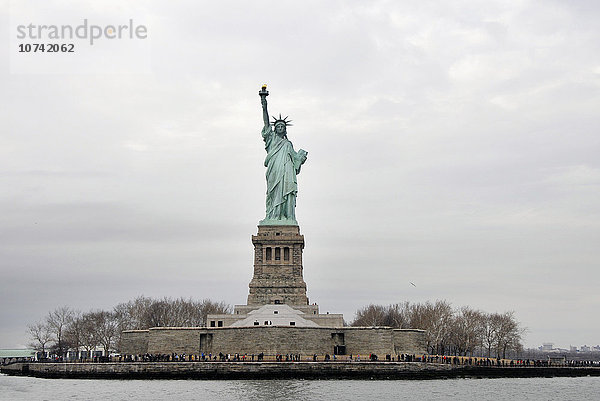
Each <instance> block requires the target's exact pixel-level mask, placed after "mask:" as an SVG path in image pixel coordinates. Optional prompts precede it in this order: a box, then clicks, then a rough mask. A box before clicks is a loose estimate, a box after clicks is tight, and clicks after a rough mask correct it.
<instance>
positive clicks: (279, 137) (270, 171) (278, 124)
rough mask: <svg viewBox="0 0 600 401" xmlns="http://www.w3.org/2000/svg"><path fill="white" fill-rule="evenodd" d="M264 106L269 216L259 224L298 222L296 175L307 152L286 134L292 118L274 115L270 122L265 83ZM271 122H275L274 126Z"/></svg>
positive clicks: (261, 95) (267, 214)
mask: <svg viewBox="0 0 600 401" xmlns="http://www.w3.org/2000/svg"><path fill="white" fill-rule="evenodd" d="M258 94H259V96H260V102H261V104H262V109H263V121H264V123H265V124H264V126H263V129H262V137H263V141H265V150H266V151H267V157H266V158H265V167H266V168H267V174H266V176H267V201H266V209H267V211H266V216H265V219H264V220H262V221H261V222H260V223H259V225H261V226H264V225H298V222H297V221H296V213H295V208H296V195H297V193H298V182H297V180H296V175H297V174H299V173H300V167H301V166H302V164H304V162H305V161H306V156H307V155H308V153H307V152H306V151H305V150H302V149H300V150H298V152H296V151H295V150H294V146H293V145H292V142H290V141H289V139H288V138H287V127H288V126H290V125H291V124H290V122H291V120H288V119H287V117H285V118H281V114H280V115H279V118H275V117H273V120H274V121H273V122H269V112H268V111H267V96H269V92H268V91H267V85H263V87H262V88H261V91H260V92H258ZM271 125H272V126H273V127H272V128H271Z"/></svg>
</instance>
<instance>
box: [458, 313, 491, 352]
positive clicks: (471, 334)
mask: <svg viewBox="0 0 600 401" xmlns="http://www.w3.org/2000/svg"><path fill="white" fill-rule="evenodd" d="M484 319H485V314H484V313H483V312H481V311H478V310H474V309H471V308H469V307H468V306H463V307H462V308H460V309H459V310H458V311H457V312H456V313H455V315H454V318H453V320H452V323H451V343H452V345H453V347H454V349H455V353H456V354H458V355H471V356H472V355H473V352H474V351H475V349H476V348H477V347H478V346H479V344H481V341H482V338H483V324H484Z"/></svg>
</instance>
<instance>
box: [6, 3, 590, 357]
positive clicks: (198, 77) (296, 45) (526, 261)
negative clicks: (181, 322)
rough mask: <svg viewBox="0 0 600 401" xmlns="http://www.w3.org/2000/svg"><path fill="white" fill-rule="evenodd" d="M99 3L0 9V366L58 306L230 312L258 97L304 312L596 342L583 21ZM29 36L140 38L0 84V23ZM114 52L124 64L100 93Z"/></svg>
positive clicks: (497, 6)
mask: <svg viewBox="0 0 600 401" xmlns="http://www.w3.org/2000/svg"><path fill="white" fill-rule="evenodd" d="M121 3H122V2H117V1H106V2H105V1H103V2H100V3H99V2H92V1H89V2H83V1H80V2H76V4H75V3H73V2H69V1H58V0H57V1H44V2H39V5H38V6H37V7H34V8H31V9H30V10H29V11H27V10H28V9H27V8H25V13H24V11H23V8H22V7H21V8H20V10H18V13H17V11H13V13H17V15H15V14H13V15H10V14H11V8H10V7H9V4H8V3H7V2H6V1H5V2H0V4H1V5H2V6H1V7H2V8H1V10H2V13H1V16H0V18H1V20H0V26H2V27H3V28H2V36H1V43H0V45H1V47H2V48H4V49H5V51H3V52H2V53H0V60H1V61H2V62H1V65H0V121H1V123H0V272H1V277H0V322H1V324H0V348H13V347H24V346H26V344H27V343H28V342H29V339H28V338H27V334H26V326H27V324H30V323H33V322H35V321H37V320H39V319H41V318H43V317H44V315H45V314H46V313H47V312H48V311H49V310H51V309H54V308H55V307H58V306H62V305H68V306H71V307H74V308H78V309H80V310H84V311H87V310H89V309H92V308H94V309H96V308H111V307H112V306H114V305H115V304H117V303H119V302H125V301H128V300H130V299H133V298H135V297H136V296H139V295H142V294H143V295H145V296H150V297H164V296H168V297H186V298H187V297H192V298H200V299H202V298H211V299H213V300H223V301H225V302H227V303H230V304H244V303H245V302H246V297H247V295H248V283H249V281H250V279H251V278H252V269H253V267H252V263H253V247H252V243H251V235H253V234H255V233H256V230H257V227H256V226H257V224H258V221H259V220H261V219H263V218H264V209H265V206H264V196H265V189H266V183H265V178H264V173H265V168H264V167H263V161H264V156H265V150H264V144H263V142H262V139H261V136H260V130H261V128H262V115H261V106H260V99H259V97H258V95H257V92H258V90H259V88H260V86H261V85H262V84H263V83H267V84H268V85H269V90H270V92H271V95H270V96H269V97H268V101H269V111H270V112H271V113H277V114H278V113H280V112H281V113H282V114H283V115H289V116H290V118H291V119H292V120H294V126H293V127H290V129H289V131H288V137H289V138H290V140H291V141H292V142H293V143H294V146H295V148H296V150H297V149H299V148H302V149H306V150H307V151H308V152H309V155H308V160H307V162H306V164H305V165H304V166H303V168H302V172H301V174H300V175H299V176H298V185H299V193H298V202H297V208H296V215H297V218H298V221H299V223H300V229H301V232H302V233H303V234H304V236H305V241H306V247H305V250H304V275H305V281H306V283H307V286H308V295H309V298H310V301H311V302H317V303H318V304H319V305H320V308H321V311H322V312H327V311H329V312H331V313H344V316H345V318H346V320H351V319H352V318H353V315H354V312H355V310H356V309H357V308H359V307H362V306H364V305H367V304H369V303H379V304H390V303H396V302H402V301H411V302H424V301H427V300H436V299H445V300H448V301H449V302H451V303H452V304H453V305H454V306H456V307H459V306H463V305H468V306H471V307H473V308H478V309H482V310H484V311H487V312H496V311H497V312H504V311H509V310H512V311H515V314H516V317H517V319H518V320H519V321H520V322H522V324H523V326H525V327H527V328H528V332H527V335H526V339H525V345H526V346H531V347H533V346H539V345H541V343H542V342H554V343H555V344H556V345H557V346H561V347H568V346H569V345H575V346H581V345H583V344H587V345H596V344H598V343H600V319H598V313H599V310H600V293H599V288H600V271H599V267H600V266H599V265H600V253H599V244H600V157H599V155H600V135H599V128H600V113H599V110H600V41H599V40H598V39H599V38H600V25H599V24H598V20H599V19H600V4H599V3H598V2H597V1H593V0H590V1H568V2H567V1H551V0H544V1H526V0H524V1H485V2H480V1H452V2H445V1H439V2H429V1H414V2H408V1H406V2H405V1H369V2H364V1H362V2H360V1H302V2H298V1H294V2H292V1H252V2H248V1H210V2H198V1H185V2H184V1H143V2H142V1H139V2H130V3H127V4H126V5H125V4H121ZM19 4H20V5H21V4H27V3H21V2H20V3H19ZM13 6H14V5H13ZM41 6H43V7H46V8H43V9H42V8H38V7H41ZM23 7H24V6H23ZM28 12H30V13H31V14H30V15H31V17H28V15H29V14H27V13H28ZM53 15H54V16H55V15H60V16H61V23H70V24H73V25H77V24H80V23H81V22H82V20H83V19H84V18H87V19H89V20H90V22H91V23H92V22H93V21H99V22H101V23H104V24H105V23H109V22H110V23H113V22H114V23H124V22H127V21H128V20H129V19H130V18H131V19H133V20H135V21H136V22H137V23H141V24H145V25H146V26H147V29H148V37H147V38H146V39H145V40H137V41H132V40H130V41H128V42H127V43H125V41H121V42H119V43H118V42H117V41H108V40H104V41H100V42H98V43H97V44H94V45H93V46H88V45H87V44H85V43H84V42H81V43H80V42H77V46H78V47H77V49H76V50H78V51H76V53H74V54H73V55H72V58H71V60H72V62H71V64H69V65H70V66H72V67H73V71H71V72H66V73H64V72H63V73H44V71H43V69H44V68H46V64H47V65H48V68H50V64H51V63H53V62H55V61H56V60H59V58H60V57H62V56H64V55H60V54H56V55H53V54H35V55H32V56H31V57H33V58H32V59H30V60H34V62H35V63H34V64H32V66H34V67H35V68H38V69H41V70H42V71H41V73H40V72H39V71H38V72H37V73H24V72H23V71H16V70H14V69H11V61H12V62H14V59H13V57H17V56H18V55H17V54H16V47H15V46H16V45H15V43H16V42H14V38H15V37H16V30H14V26H13V25H10V28H8V29H7V27H9V20H10V23H11V24H14V23H15V22H18V23H30V22H31V23H37V24H52V23H55V22H53V20H52V18H50V17H51V16H53ZM9 17H10V18H9ZM9 29H10V30H9ZM29 42H31V43H34V42H36V41H35V40H30V41H29ZM56 42H57V43H63V42H65V41H62V42H61V41H56ZM67 42H68V41H67ZM124 45H127V46H130V49H133V50H132V51H134V52H135V51H139V52H140V54H142V57H139V58H138V57H136V58H135V60H136V62H137V63H138V64H137V65H134V70H133V71H131V70H128V71H126V73H119V70H118V69H116V70H114V69H113V70H111V69H110V66H111V65H112V66H115V65H116V66H118V65H120V64H119V63H120V62H122V61H123V60H125V59H126V58H127V56H128V55H130V54H131V53H130V52H122V51H120V49H121V48H120V47H119V46H124ZM125 53H127V54H125ZM99 54H102V62H99V61H98V58H97V57H98V55H99ZM143 56H145V58H144V57H143ZM61 60H62V59H61ZM92 66H99V69H98V70H99V71H102V69H104V70H106V71H108V72H107V73H97V72H93V73H92V72H90V71H91V67H92ZM78 69H79V71H78ZM410 282H413V283H415V285H416V287H415V286H412V285H411V284H410Z"/></svg>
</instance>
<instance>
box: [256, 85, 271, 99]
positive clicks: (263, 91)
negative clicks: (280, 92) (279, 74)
mask: <svg viewBox="0 0 600 401" xmlns="http://www.w3.org/2000/svg"><path fill="white" fill-rule="evenodd" d="M258 96H260V97H263V96H269V91H268V90H267V84H264V85H263V86H262V88H260V90H259V91H258Z"/></svg>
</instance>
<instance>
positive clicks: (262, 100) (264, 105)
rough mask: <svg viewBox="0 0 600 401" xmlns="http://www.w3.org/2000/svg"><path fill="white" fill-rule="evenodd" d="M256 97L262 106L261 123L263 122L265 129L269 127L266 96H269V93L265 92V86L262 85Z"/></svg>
mask: <svg viewBox="0 0 600 401" xmlns="http://www.w3.org/2000/svg"><path fill="white" fill-rule="evenodd" d="M258 96H260V103H261V104H262V109H263V121H264V122H265V128H266V127H268V126H269V112H268V111H267V96H269V91H268V90H267V85H266V84H265V85H263V86H262V88H260V91H259V92H258Z"/></svg>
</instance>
